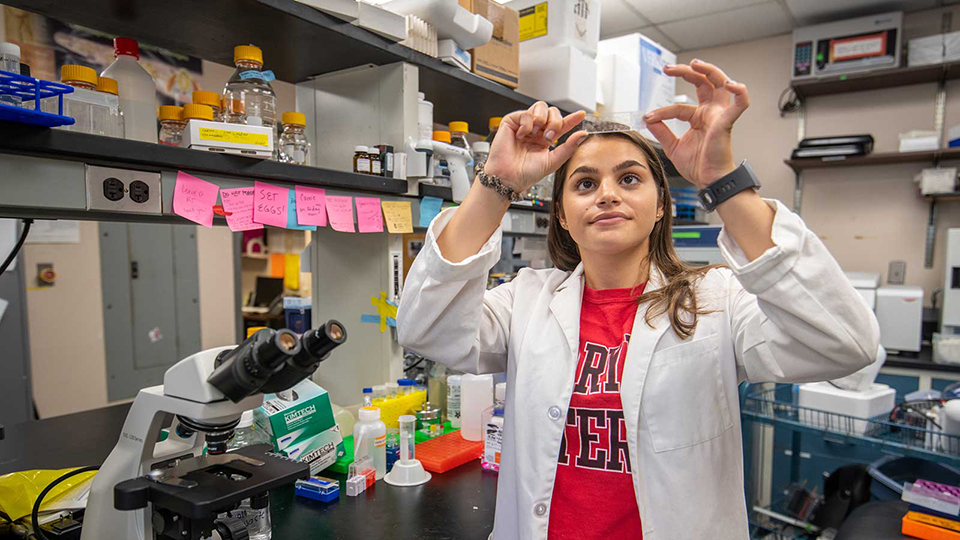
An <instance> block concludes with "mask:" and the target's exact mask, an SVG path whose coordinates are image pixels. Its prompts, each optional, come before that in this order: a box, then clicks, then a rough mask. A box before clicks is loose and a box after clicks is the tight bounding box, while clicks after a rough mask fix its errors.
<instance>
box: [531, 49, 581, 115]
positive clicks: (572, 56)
mask: <svg viewBox="0 0 960 540" xmlns="http://www.w3.org/2000/svg"><path fill="white" fill-rule="evenodd" d="M517 91H518V92H520V93H521V94H526V95H528V96H530V97H533V98H536V99H542V100H543V101H546V102H547V103H549V104H551V105H555V106H557V107H561V108H564V109H567V110H576V109H584V110H586V111H587V112H592V111H593V110H594V109H596V106H597V61H596V59H594V58H591V57H590V56H588V55H587V54H586V53H585V52H583V51H581V50H580V49H578V48H576V47H571V46H569V45H568V46H566V47H556V48H553V49H542V50H539V51H530V52H525V53H523V54H521V55H520V87H519V88H518V89H517Z"/></svg>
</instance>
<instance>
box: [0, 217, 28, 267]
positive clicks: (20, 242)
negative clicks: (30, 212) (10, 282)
mask: <svg viewBox="0 0 960 540" xmlns="http://www.w3.org/2000/svg"><path fill="white" fill-rule="evenodd" d="M32 224H33V220H32V219H29V218H26V219H24V220H23V231H21V232H20V239H19V240H17V245H15V246H13V249H12V250H11V251H10V255H7V258H6V260H5V261H3V265H0V275H3V273H4V272H6V271H7V267H8V266H10V265H11V264H12V263H13V259H14V258H15V257H16V256H17V252H19V251H20V248H21V247H23V242H24V241H25V240H26V239H27V233H29V232H30V225H32Z"/></svg>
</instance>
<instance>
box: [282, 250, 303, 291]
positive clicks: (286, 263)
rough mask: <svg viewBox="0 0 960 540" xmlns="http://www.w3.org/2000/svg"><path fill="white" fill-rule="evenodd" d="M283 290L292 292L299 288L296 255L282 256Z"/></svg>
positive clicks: (298, 261) (297, 258)
mask: <svg viewBox="0 0 960 540" xmlns="http://www.w3.org/2000/svg"><path fill="white" fill-rule="evenodd" d="M283 288H284V289H290V290H292V291H295V290H297V289H299V288H300V255H297V254H296V253H286V254H284V256H283Z"/></svg>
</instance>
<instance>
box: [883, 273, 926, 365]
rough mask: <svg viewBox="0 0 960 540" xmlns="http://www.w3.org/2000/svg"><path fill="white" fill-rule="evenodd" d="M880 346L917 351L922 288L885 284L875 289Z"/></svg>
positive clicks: (921, 312)
mask: <svg viewBox="0 0 960 540" xmlns="http://www.w3.org/2000/svg"><path fill="white" fill-rule="evenodd" d="M877 322H878V323H879V324H880V344H881V345H883V347H884V348H885V349H887V350H888V351H911V352H919V351H920V328H921V326H922V325H923V289H922V288H920V287H912V286H907V285H888V286H886V287H880V288H879V289H877Z"/></svg>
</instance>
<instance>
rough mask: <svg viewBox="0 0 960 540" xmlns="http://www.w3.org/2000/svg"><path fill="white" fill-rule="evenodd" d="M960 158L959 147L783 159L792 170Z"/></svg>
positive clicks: (933, 162)
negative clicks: (842, 156)
mask: <svg viewBox="0 0 960 540" xmlns="http://www.w3.org/2000/svg"><path fill="white" fill-rule="evenodd" d="M956 159H960V148H943V149H940V150H926V151H923V152H880V153H876V154H867V155H865V156H850V157H846V158H804V159H785V160H783V162H784V163H786V164H787V165H788V166H789V167H790V168H791V169H793V171H794V172H797V173H799V172H800V171H803V170H806V169H827V168H837V167H868V166H873V165H899V164H902V163H924V162H926V163H930V164H936V163H938V162H940V161H947V160H956Z"/></svg>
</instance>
